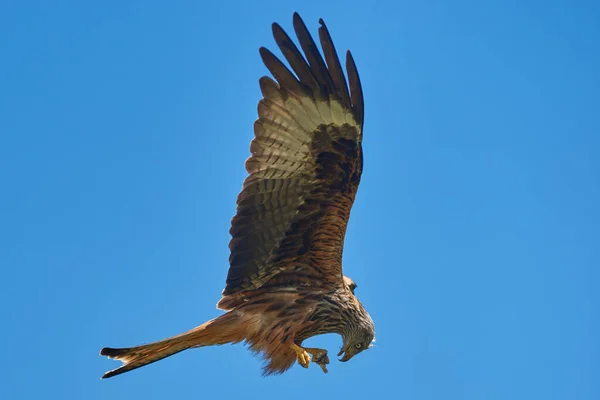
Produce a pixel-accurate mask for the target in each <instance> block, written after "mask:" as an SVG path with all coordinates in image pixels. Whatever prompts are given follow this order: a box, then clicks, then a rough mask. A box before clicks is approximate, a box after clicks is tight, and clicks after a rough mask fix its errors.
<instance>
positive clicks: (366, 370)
mask: <svg viewBox="0 0 600 400" xmlns="http://www.w3.org/2000/svg"><path fill="white" fill-rule="evenodd" d="M450 3H451V4H450ZM294 10H297V11H299V12H300V14H301V15H302V17H303V18H304V20H305V22H306V23H307V25H308V27H309V29H310V30H311V32H312V33H313V34H316V32H317V28H318V23H317V21H318V18H320V17H323V18H324V19H325V21H326V22H327V24H328V26H329V29H330V31H331V33H332V36H333V38H334V41H335V43H336V46H337V48H338V50H339V51H340V52H341V51H345V50H346V49H348V48H350V49H351V50H352V51H353V54H354V56H355V58H356V62H357V64H358V68H359V72H360V74H361V78H362V81H363V87H364V91H365V96H366V116H365V119H366V122H365V135H364V137H365V142H364V148H365V171H364V175H363V181H362V184H361V188H360V191H359V195H358V198H357V202H356V204H355V207H354V209H353V214H352V218H351V222H350V226H349V231H348V235H347V242H346V250H345V255H344V267H345V272H346V273H347V274H348V275H350V276H351V277H353V278H354V279H355V280H356V281H357V282H358V284H359V288H358V296H359V297H360V299H361V300H362V301H363V303H364V304H365V305H366V307H367V308H368V310H369V311H370V312H371V314H372V316H373V318H374V320H375V322H376V328H377V344H376V347H375V348H374V349H372V350H369V351H368V352H365V353H364V354H361V355H360V356H358V357H357V358H356V359H354V360H352V362H350V363H346V364H342V363H338V362H337V361H332V365H331V367H330V373H329V374H328V375H324V374H323V373H322V372H321V371H320V369H319V368H316V367H314V366H313V367H311V368H310V369H308V370H304V369H302V368H300V367H298V366H295V367H294V368H293V369H291V370H290V371H289V372H288V373H286V374H285V375H283V376H279V377H271V378H262V377H261V369H260V366H261V361H260V360H259V359H257V358H255V357H253V356H252V355H251V354H250V353H249V352H248V351H246V350H245V349H244V348H243V347H242V346H241V345H237V346H224V347H219V348H205V349H199V350H193V351H187V352H184V353H181V354H179V355H177V356H175V357H172V358H169V359H167V360H164V361H161V362H160V363H157V364H154V365H151V366H149V367H146V368H143V369H140V370H137V371H134V372H131V373H129V374H127V375H123V376H119V377H117V378H113V379H110V380H105V381H101V380H100V379H99V378H100V376H101V375H102V374H103V373H104V372H105V371H107V370H109V369H113V368H115V367H117V366H118V365H119V363H118V362H115V361H111V360H108V359H105V358H102V357H100V356H99V355H98V352H99V350H100V348H101V347H103V346H117V347H118V346H129V345H135V344H140V343H142V342H147V341H153V340H157V339H161V338H164V337H166V336H171V335H173V334H176V333H179V332H181V331H183V330H186V329H189V328H191V327H193V326H196V325H198V324H200V323H202V322H204V321H205V320H207V319H209V318H212V317H214V316H216V315H218V312H217V311H216V310H215V303H216V302H217V300H218V299H219V296H220V292H221V290H222V288H223V285H224V280H225V275H226V271H227V267H228V264H227V258H228V247H227V245H228V241H229V234H228V230H229V224H230V219H231V217H232V216H233V214H234V211H235V196H236V195H237V193H238V191H239V190H240V188H241V183H242V180H243V178H244V177H245V171H244V167H243V163H244V160H245V159H246V158H247V157H248V155H249V142H250V140H251V138H252V123H253V121H254V120H255V118H256V104H257V101H258V100H259V98H260V91H259V88H258V78H259V77H260V76H262V75H264V74H266V73H267V71H266V69H265V68H264V67H263V65H262V64H261V60H260V58H259V55H258V48H259V47H260V46H262V45H265V46H268V47H269V48H271V49H273V50H275V44H274V41H273V39H272V37H271V28H270V24H271V23H272V22H274V21H277V22H279V23H280V24H282V25H283V27H284V28H285V29H287V30H291V25H292V24H291V20H292V12H293V11H294ZM0 37H1V38H2V39H1V40H0V54H2V61H1V62H0V183H1V187H2V195H1V196H0V248H1V251H0V266H1V271H2V273H1V275H2V279H1V281H2V282H3V284H2V290H0V310H1V313H2V329H1V330H0V339H1V342H2V344H3V349H2V362H1V363H0V365H1V366H0V369H1V371H2V382H3V383H2V385H0V398H3V399H34V398H52V399H86V400H93V399H114V400H117V399H141V398H144V399H178V398H198V399H207V398H224V399H230V398H231V399H233V398H242V397H243V398H244V399H248V400H252V399H259V398H260V399H281V398H285V399H290V400H292V399H306V398H317V399H319V398H334V397H333V396H335V398H337V397H338V396H339V397H340V398H346V399H364V398H369V399H384V398H398V399H413V400H417V399H436V400H437V399H477V400H480V399H501V400H505V399H545V400H550V399H576V400H584V399H585V400H587V399H590V400H591V399H598V398H600V383H598V382H599V381H598V377H599V376H600V362H599V360H600V349H599V347H600V341H599V340H598V338H599V337H600V327H599V315H600V314H599V309H598V305H599V304H600V295H599V294H598V291H597V290H598V284H599V283H600V273H599V271H598V267H599V266H600V250H599V249H600V243H599V238H600V232H599V230H600V229H599V227H600V212H599V211H598V204H600V161H599V158H598V154H599V151H600V136H599V134H600V122H599V117H598V115H599V110H600V74H599V72H598V71H600V52H598V39H599V38H600V5H599V3H598V2H594V1H570V0H562V1H522V0H502V1H483V2H482V1H454V2H446V1H441V0H437V1H419V2H416V1H410V2H409V1H372V2H368V1H348V0H347V1H336V2H334V1H331V2H321V1H306V0H304V1H301V2H295V3H292V2H288V1H253V2H250V1H248V2H246V1H238V2H230V1H219V2H210V3H208V2H198V1H173V2H166V1H165V2H158V1H142V0H139V1H103V2H81V1H54V2H50V1H41V0H40V1H20V2H18V1H7V2H3V3H2V6H0ZM309 343H312V344H315V345H319V346H325V347H326V348H328V349H329V350H330V351H331V352H336V351H337V350H338V348H339V345H340V343H341V341H340V339H339V338H338V337H335V336H325V337H319V338H314V339H312V340H311V341H310V342H309Z"/></svg>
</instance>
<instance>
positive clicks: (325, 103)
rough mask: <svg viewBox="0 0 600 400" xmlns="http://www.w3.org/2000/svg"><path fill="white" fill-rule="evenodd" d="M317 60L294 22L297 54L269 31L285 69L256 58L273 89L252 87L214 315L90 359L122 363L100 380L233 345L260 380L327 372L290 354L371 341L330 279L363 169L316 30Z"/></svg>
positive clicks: (344, 354)
mask: <svg viewBox="0 0 600 400" xmlns="http://www.w3.org/2000/svg"><path fill="white" fill-rule="evenodd" d="M319 23H320V25H321V26H320V27H319V39H320V42H321V47H322V51H323V56H324V57H323V56H321V53H320V52H319V49H318V48H317V45H316V44H315V42H314V40H313V39H312V37H311V35H310V33H309V32H308V29H307V28H306V25H305V24H304V22H303V21H302V19H301V18H300V16H299V15H298V13H294V17H293V26H294V31H295V33H296V36H297V37H298V42H299V43H300V47H301V49H302V52H303V53H304V55H303V54H302V52H301V51H300V50H299V49H298V48H297V47H296V45H295V44H294V43H293V42H292V40H291V39H290V37H289V36H288V35H287V34H286V33H285V31H284V30H283V29H282V28H281V26H279V25H278V24H276V23H275V24H273V26H272V27H273V35H274V37H275V41H276V43H277V45H278V46H279V49H280V50H281V52H282V53H283V56H284V57H285V59H286V60H287V62H288V64H289V65H290V67H291V71H290V69H288V68H287V67H286V66H285V65H284V64H283V63H282V62H281V61H280V60H279V59H278V58H277V57H276V56H275V55H274V54H273V53H271V52H270V51H269V50H267V49H266V48H264V47H262V48H261V49H260V55H261V57H262V60H263V62H264V64H265V66H266V67H267V68H268V69H269V71H270V72H271V74H272V76H273V78H274V79H272V78H270V77H266V76H265V77H262V78H260V80H259V83H260V89H261V91H262V96H263V98H262V99H261V100H260V101H259V103H258V119H257V120H256V122H255V123H254V138H253V140H252V142H251V144H250V152H251V156H250V158H248V159H247V160H246V170H247V171H248V176H247V178H246V179H245V181H244V183H243V188H242V191H241V192H240V194H239V195H238V198H237V212H236V215H235V216H234V217H233V219H232V221H231V229H230V234H231V241H230V243H229V248H230V251H231V255H230V257H229V264H230V266H229V272H228V274H227V281H226V286H225V289H224V290H223V292H222V297H221V299H220V301H219V302H218V304H217V308H218V309H220V310H223V311H225V313H223V314H222V315H220V316H219V317H217V318H215V319H212V320H210V321H208V322H206V323H204V324H202V325H200V326H198V327H196V328H194V329H191V330H189V331H187V332H184V333H182V334H180V335H177V336H174V337H171V338H168V339H164V340H161V341H158V342H154V343H150V344H144V345H141V346H136V347H129V348H110V347H105V348H103V349H102V350H101V351H100V354H101V355H103V356H107V357H109V358H113V359H116V360H119V361H122V362H123V365H122V366H121V367H119V368H117V369H115V370H112V371H109V372H107V373H106V374H104V376H103V378H109V377H112V376H115V375H119V374H122V373H124V372H127V371H131V370H133V369H136V368H139V367H142V366H144V365H148V364H150V363H153V362H156V361H158V360H161V359H163V358H165V357H169V356H171V355H173V354H176V353H179V352H181V351H183V350H186V349H190V348H196V347H204V346H212V345H222V344H226V343H238V342H245V343H247V344H248V346H249V348H250V350H252V351H253V352H255V353H260V354H262V356H263V357H264V359H265V366H264V374H265V375H270V374H276V373H283V372H285V371H286V370H288V369H289V368H290V367H291V366H292V365H293V364H294V362H295V361H297V362H298V364H300V365H301V366H302V367H304V368H308V366H309V364H310V363H311V361H312V362H314V363H315V364H317V365H319V366H320V367H321V368H322V369H323V371H324V372H327V364H329V357H328V355H327V350H324V349H318V348H306V347H302V342H303V341H304V340H306V339H308V338H310V337H312V336H315V335H321V334H326V333H337V334H339V335H341V337H342V339H343V345H342V349H341V350H340V352H339V353H338V357H341V358H340V361H348V360H350V359H351V358H352V357H354V356H355V355H356V354H358V353H360V352H362V351H363V350H365V349H368V348H369V347H370V346H371V343H372V342H373V340H374V336H375V328H374V325H373V320H372V319H371V317H370V316H369V314H368V312H367V311H366V310H365V308H364V307H363V305H362V304H361V303H360V301H358V299H357V298H356V297H355V295H354V289H355V288H356V285H355V284H354V282H353V281H352V280H351V279H350V278H348V277H346V276H344V275H343V273H342V251H343V247H344V236H345V233H346V227H347V224H348V219H349V217H350V210H351V208H352V204H353V203H354V199H355V196H356V192H357V190H358V185H359V182H360V177H361V173H362V168H363V153H362V131H363V117H364V103H363V93H362V88H361V84H360V79H359V77H358V72H357V70H356V65H355V63H354V59H353V58H352V55H351V54H350V52H347V53H346V72H347V75H348V79H347V80H346V77H345V75H344V72H343V69H342V65H341V63H340V60H339V58H338V56H337V53H336V49H335V47H334V45H333V42H332V40H331V36H330V35H329V31H328V30H327V27H326V25H325V23H324V22H323V20H322V19H321V20H319Z"/></svg>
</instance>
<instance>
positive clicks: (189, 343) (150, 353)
mask: <svg viewBox="0 0 600 400" xmlns="http://www.w3.org/2000/svg"><path fill="white" fill-rule="evenodd" d="M238 322H239V318H238V316H237V313H236V312H235V311H234V312H229V313H227V314H223V315H221V316H220V317H218V318H215V319H213V320H211V321H208V322H206V323H204V324H202V325H200V326H198V327H196V328H194V329H191V330H189V331H187V332H184V333H182V334H180V335H177V336H174V337H171V338H168V339H164V340H161V341H158V342H154V343H149V344H144V345H141V346H135V347H128V348H122V349H114V348H110V347H105V348H103V349H102V350H100V355H102V356H107V357H109V358H113V359H115V360H119V361H122V362H123V365H122V366H121V367H119V368H117V369H114V370H112V371H108V372H107V373H105V374H104V375H103V376H102V379H105V378H110V377H112V376H115V375H120V374H122V373H124V372H128V371H131V370H134V369H136V368H139V367H143V366H144V365H148V364H152V363H153V362H156V361H158V360H162V359H163V358H166V357H169V356H172V355H173V354H177V353H179V352H180V351H183V350H186V349H189V348H190V347H202V346H211V345H216V344H225V343H237V342H240V341H242V340H244V339H245V334H244V333H245V332H244V330H243V324H239V323H238Z"/></svg>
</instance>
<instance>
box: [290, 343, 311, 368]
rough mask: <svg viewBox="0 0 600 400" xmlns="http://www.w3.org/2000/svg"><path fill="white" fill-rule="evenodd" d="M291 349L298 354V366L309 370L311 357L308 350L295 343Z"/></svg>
mask: <svg viewBox="0 0 600 400" xmlns="http://www.w3.org/2000/svg"><path fill="white" fill-rule="evenodd" d="M291 348H292V350H294V352H295V353H296V358H297V359H298V364H300V365H302V366H303V367H304V368H308V365H309V364H310V356H309V355H308V353H307V352H306V350H304V349H303V348H302V347H300V346H298V345H296V344H294V343H293V344H292V346H291Z"/></svg>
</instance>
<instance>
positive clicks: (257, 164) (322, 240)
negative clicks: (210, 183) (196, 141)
mask: <svg viewBox="0 0 600 400" xmlns="http://www.w3.org/2000/svg"><path fill="white" fill-rule="evenodd" d="M319 23H320V24H321V27H320V28H319V36H320V39H321V46H322V48H323V53H324V56H325V60H323V58H322V57H321V54H320V53H319V50H318V48H317V46H316V44H315V42H314V41H313V39H312V37H311V36H310V34H309V32H308V30H307V28H306V26H305V25H304V22H303V21H302V19H301V18H300V16H299V15H298V14H297V13H295V14H294V30H295V32H296V35H297V36H298V41H299V43H300V46H301V48H302V50H303V51H304V54H305V56H306V58H305V57H303V55H302V53H301V52H300V51H299V50H298V48H297V47H296V46H295V45H294V43H293V42H292V40H291V39H290V38H289V36H288V35H287V34H286V33H285V32H284V31H283V29H282V28H281V27H280V26H279V25H278V24H273V35H274V36H275V41H276V42H277V45H278V46H279V48H280V49H281V52H282V53H283V55H284V56H285V58H286V59H287V61H288V63H289V65H290V66H291V68H292V70H293V73H292V72H291V71H290V70H289V69H288V68H287V67H286V66H285V65H284V64H283V63H282V62H281V61H280V60H279V59H277V57H276V56H275V55H273V53H271V52H270V51H269V50H267V49H266V48H261V49H260V55H261V57H262V59H263V62H264V63H265V65H266V67H267V68H268V69H269V71H270V72H271V74H272V75H273V77H274V78H275V80H276V81H274V80H272V79H271V78H268V77H263V78H261V79H260V88H261V91H262V94H263V99H262V100H260V102H259V104H258V115H259V118H258V120H257V121H256V122H255V124H254V135H255V137H254V139H253V140H252V143H251V145H250V151H251V153H252V155H251V157H250V158H249V159H248V160H247V161H246V169H247V171H248V173H249V176H248V177H247V178H246V180H245V181H244V185H243V189H242V191H241V193H240V194H239V196H238V199H237V214H236V215H235V217H234V218H233V220H232V223H231V230H230V233H231V236H232V239H231V242H230V244H229V248H230V250H231V256H230V258H229V263H230V268H229V273H228V276H227V284H226V287H225V289H224V291H223V295H224V296H228V295H233V294H235V293H239V292H245V291H248V290H254V289H257V288H260V287H262V288H268V287H272V286H283V285H284V286H300V285H305V286H311V287H312V286H316V287H319V286H325V285H331V284H339V282H341V281H342V271H341V269H342V267H341V260H342V249H343V243H344V236H345V232H346V226H347V223H348V219H349V217H350V209H351V208H352V204H353V202H354V198H355V195H356V191H357V189H358V184H359V182H360V176H361V172H362V147H361V141H362V125H363V110H364V108H363V95H362V89H361V85H360V80H359V77H358V73H357V71H356V66H355V64H354V60H353V59H352V55H351V54H350V52H348V53H347V56H346V69H347V72H348V81H349V87H350V90H348V85H347V83H346V78H345V76H344V73H343V70H342V66H341V64H340V61H339V59H338V56H337V53H336V50H335V47H334V45H333V42H332V41H331V37H330V36H329V32H328V30H327V27H326V26H325V23H324V22H323V20H319ZM294 74H295V75H294ZM223 300H225V298H224V299H223Z"/></svg>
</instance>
